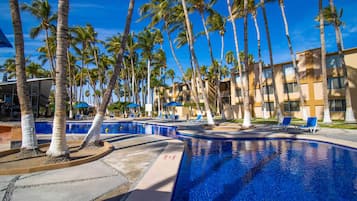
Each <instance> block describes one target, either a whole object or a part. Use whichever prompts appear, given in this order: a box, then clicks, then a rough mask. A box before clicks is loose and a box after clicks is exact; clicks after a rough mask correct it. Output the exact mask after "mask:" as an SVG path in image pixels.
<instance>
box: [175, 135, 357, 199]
mask: <svg viewBox="0 0 357 201" xmlns="http://www.w3.org/2000/svg"><path fill="white" fill-rule="evenodd" d="M185 145H186V146H185V153H184V157H183V159H182V162H181V167H180V172H179V177H178V180H177V183H176V186H175V191H174V196H173V200H174V201H181V200H182V201H183V200H185V201H186V200H195V201H198V200H202V201H203V200H204V201H207V200H215V201H224V200H299V201H303V200H304V201H305V200H346V201H347V200H357V152H356V150H349V149H345V148H341V147H337V146H334V145H331V144H326V143H315V142H306V141H296V140H242V141H240V140H208V139H196V138H185Z"/></svg>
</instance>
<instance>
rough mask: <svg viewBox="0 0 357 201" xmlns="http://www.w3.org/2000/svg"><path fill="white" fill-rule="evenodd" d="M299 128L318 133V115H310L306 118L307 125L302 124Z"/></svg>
mask: <svg viewBox="0 0 357 201" xmlns="http://www.w3.org/2000/svg"><path fill="white" fill-rule="evenodd" d="M299 129H301V130H304V131H309V132H310V133H312V134H315V133H316V130H318V129H319V127H318V126H317V117H309V118H307V120H306V125H303V126H300V127H299Z"/></svg>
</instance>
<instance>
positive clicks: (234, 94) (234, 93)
mask: <svg viewBox="0 0 357 201" xmlns="http://www.w3.org/2000/svg"><path fill="white" fill-rule="evenodd" d="M227 7H228V12H229V17H230V19H231V24H232V29H233V36H234V44H235V49H236V59H237V63H238V72H239V76H241V79H240V81H241V83H240V84H241V86H242V91H244V88H245V87H244V83H243V77H242V66H241V61H240V57H239V46H238V36H237V29H236V24H235V21H234V18H233V15H232V8H231V3H230V0H227ZM232 77H233V76H232ZM233 83H234V86H233V97H236V96H237V94H236V85H237V83H236V79H235V77H233ZM244 95H245V93H242V96H243V99H244ZM235 104H236V103H235V102H234V103H233V105H235Z"/></svg>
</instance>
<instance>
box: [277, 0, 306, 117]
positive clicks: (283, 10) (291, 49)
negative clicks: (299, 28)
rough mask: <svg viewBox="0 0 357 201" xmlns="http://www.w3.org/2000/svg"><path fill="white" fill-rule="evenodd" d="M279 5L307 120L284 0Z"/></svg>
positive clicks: (304, 115)
mask: <svg viewBox="0 0 357 201" xmlns="http://www.w3.org/2000/svg"><path fill="white" fill-rule="evenodd" d="M279 5H280V10H281V15H282V17H283V21H284V27H285V34H286V39H287V41H288V46H289V50H290V56H291V59H292V61H293V66H294V70H295V78H296V83H297V85H298V90H299V95H300V99H299V100H300V111H301V113H302V119H304V120H306V119H307V111H306V108H305V101H304V96H303V93H302V89H301V84H300V73H299V69H298V67H297V64H296V58H295V54H294V51H293V46H292V44H291V40H290V35H289V27H288V21H287V19H286V15H285V9H284V0H279Z"/></svg>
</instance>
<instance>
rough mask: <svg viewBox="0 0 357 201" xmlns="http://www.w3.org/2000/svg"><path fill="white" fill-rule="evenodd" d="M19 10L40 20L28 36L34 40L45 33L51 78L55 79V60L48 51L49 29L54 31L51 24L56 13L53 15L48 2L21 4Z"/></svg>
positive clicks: (35, 1)
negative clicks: (41, 33) (42, 32)
mask: <svg viewBox="0 0 357 201" xmlns="http://www.w3.org/2000/svg"><path fill="white" fill-rule="evenodd" d="M21 8H22V9H23V10H25V11H28V12H30V13H31V14H32V15H33V16H35V17H36V18H37V19H38V20H40V24H39V25H38V26H37V27H34V28H32V29H31V32H30V36H31V38H36V37H37V36H38V35H39V34H40V32H41V31H42V30H44V31H45V40H46V46H47V54H48V57H49V60H50V66H51V69H52V77H55V59H54V56H53V54H52V52H51V50H50V44H49V32H50V30H51V29H52V30H55V25H54V24H53V23H54V22H55V21H56V19H57V13H53V11H52V8H51V5H50V3H49V2H48V0H33V1H32V3H31V4H27V3H25V4H23V5H22V6H21Z"/></svg>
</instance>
